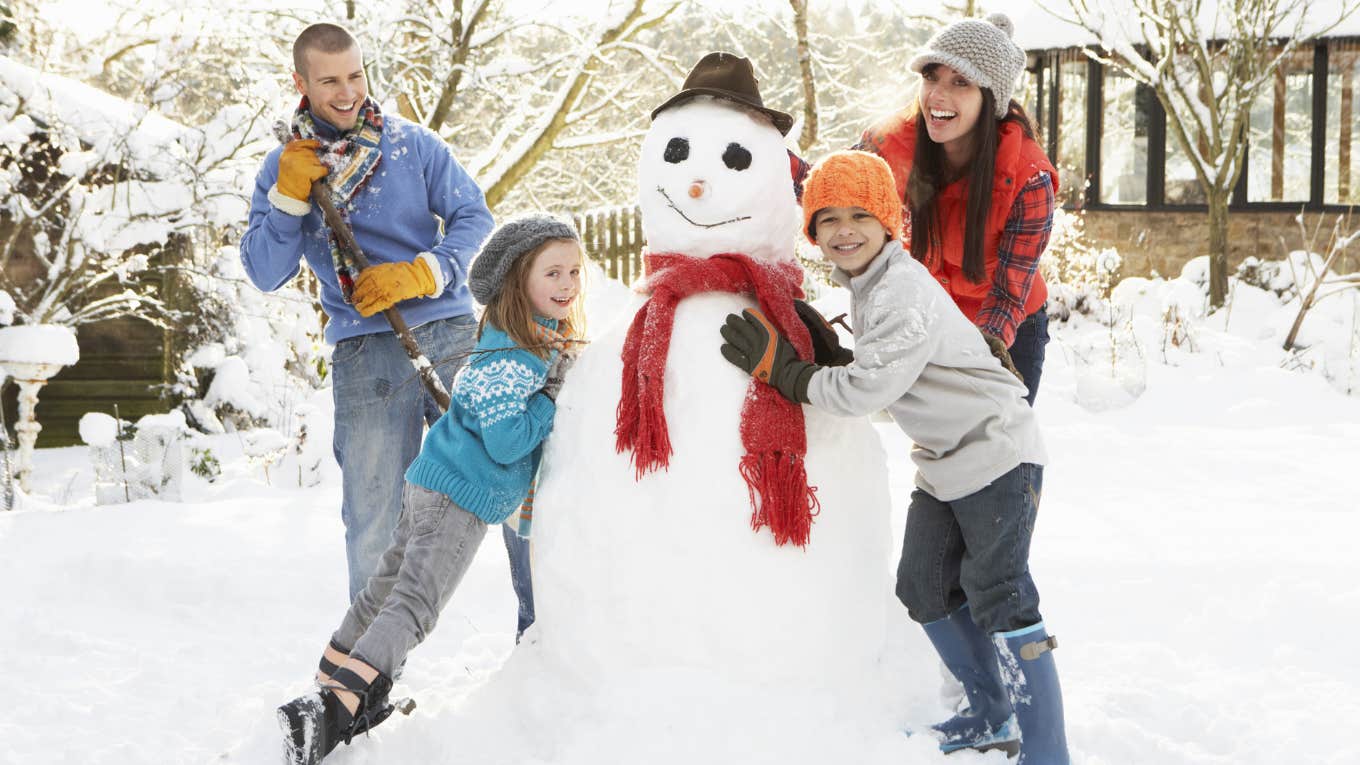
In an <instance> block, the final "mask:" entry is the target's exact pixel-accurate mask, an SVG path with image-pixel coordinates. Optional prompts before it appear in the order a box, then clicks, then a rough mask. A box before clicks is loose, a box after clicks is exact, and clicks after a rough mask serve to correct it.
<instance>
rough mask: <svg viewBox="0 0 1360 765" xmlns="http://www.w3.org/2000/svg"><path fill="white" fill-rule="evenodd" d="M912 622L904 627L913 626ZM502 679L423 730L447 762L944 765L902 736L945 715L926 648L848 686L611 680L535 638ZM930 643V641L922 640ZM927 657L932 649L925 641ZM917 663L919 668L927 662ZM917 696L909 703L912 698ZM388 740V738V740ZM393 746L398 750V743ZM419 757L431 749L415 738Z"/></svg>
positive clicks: (675, 673) (681, 676)
mask: <svg viewBox="0 0 1360 765" xmlns="http://www.w3.org/2000/svg"><path fill="white" fill-rule="evenodd" d="M904 626H905V625H904ZM532 635H533V633H532V632H531V633H529V634H528V635H526V642H525V643H523V644H521V645H520V646H519V647H518V648H517V649H516V650H515V653H514V654H513V655H512V656H511V657H510V659H509V660H508V661H507V663H506V664H505V666H504V668H503V669H502V670H501V672H499V673H498V674H496V675H494V676H493V677H491V678H490V679H489V680H488V681H487V683H486V684H485V685H484V686H482V687H481V688H479V689H478V690H477V691H475V692H473V693H472V694H471V695H470V696H469V697H468V698H467V699H465V700H464V701H463V702H462V703H461V704H459V706H458V709H457V710H456V712H451V713H446V714H443V715H440V716H439V718H438V719H436V720H432V721H428V722H429V724H428V725H426V726H424V734H423V735H424V736H425V737H426V738H433V739H435V740H438V741H439V742H441V744H440V748H441V749H442V750H445V751H448V752H449V757H448V761H449V762H459V763H534V764H535V765H547V764H548V763H551V764H552V765H610V764H611V763H618V764H619V765H624V764H625V763H626V764H627V765H635V764H637V763H645V764H646V765H672V764H674V765H695V764H697V763H705V764H707V763H741V764H742V765H746V764H748V763H769V765H776V764H777V765H813V764H814V763H815V764H817V765H824V764H826V763H841V762H845V763H856V764H857V765H860V764H863V765H879V764H881V765H911V763H923V764H924V763H936V762H940V761H941V759H940V758H941V757H942V755H941V754H940V752H939V749H938V744H937V743H936V742H935V740H934V739H932V738H930V737H929V736H918V737H913V738H911V739H908V738H906V737H904V736H903V735H902V733H901V731H902V728H903V727H904V725H905V723H906V720H905V714H904V713H912V714H922V715H925V716H929V715H930V714H937V713H938V712H939V710H938V709H934V708H933V707H932V708H931V709H930V710H929V711H926V710H924V709H922V705H926V706H930V705H931V704H932V699H933V696H934V694H935V692H936V687H935V682H934V676H933V674H931V673H926V674H927V676H928V677H929V680H928V681H925V682H917V683H916V684H915V685H912V684H910V679H911V678H912V677H913V676H915V677H917V678H918V680H919V679H920V674H919V672H918V674H916V675H913V674H912V671H913V668H915V669H918V670H919V668H920V667H929V666H930V665H929V664H928V662H927V661H926V660H927V658H928V657H927V656H926V655H925V654H924V653H922V654H921V655H919V656H918V655H915V651H910V652H909V653H911V654H912V655H911V656H904V657H902V658H901V660H899V661H894V662H893V663H892V665H891V666H884V667H881V668H879V671H878V672H876V673H875V676H874V677H863V678H857V679H855V680H853V681H850V680H849V679H847V682H846V683H845V684H844V685H843V686H842V687H840V688H835V689H828V688H820V689H812V688H807V687H799V686H797V685H789V684H787V683H768V684H762V683H760V682H753V681H740V682H738V681H734V680H731V679H728V678H724V677H720V676H717V675H715V674H713V673H710V672H706V671H702V670H698V669H694V668H683V667H664V666H657V667H651V668H641V669H636V670H635V671H632V672H629V673H622V672H621V673H616V674H611V676H610V678H609V679H602V678H600V677H588V676H584V675H581V674H579V673H578V672H577V671H576V669H575V668H574V667H565V666H560V665H558V664H557V663H556V661H554V660H552V659H550V658H548V657H547V656H546V655H545V654H544V652H543V651H542V650H541V647H540V646H539V645H537V644H534V643H533V642H531V640H532V638H531V637H530V636H532ZM922 642H923V641H922ZM921 648H922V650H923V651H924V650H925V647H924V646H921ZM918 665H919V666H918ZM904 693H910V694H911V696H912V698H911V700H910V701H909V702H906V703H904V701H903V699H902V695H903V694H904ZM385 743H386V742H385ZM391 743H394V744H395V743H398V742H396V741H395V738H394V737H393V740H392V741H391ZM410 745H411V746H412V750H411V751H419V750H424V749H427V748H428V744H424V743H417V742H411V744H410Z"/></svg>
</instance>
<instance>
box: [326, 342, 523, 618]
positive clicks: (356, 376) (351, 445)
mask: <svg viewBox="0 0 1360 765" xmlns="http://www.w3.org/2000/svg"><path fill="white" fill-rule="evenodd" d="M411 332H412V334H413V335H415V338H416V342H417V343H418V344H419V345H420V350H421V352H422V353H424V354H425V357H426V358H427V359H429V360H430V363H432V364H434V366H435V369H436V370H437V373H438V375H439V378H440V379H441V380H443V381H444V387H445V388H447V389H450V390H452V388H453V376H454V374H455V373H457V371H458V370H459V369H460V368H462V366H463V364H464V362H466V361H467V357H468V354H469V353H471V351H472V348H473V346H474V345H475V343H476V334H477V322H476V320H474V319H473V318H472V317H471V316H454V317H452V318H448V319H440V320H439V321H432V322H430V323H428V324H422V325H421V326H419V327H416V328H414V329H413V330H411ZM331 374H332V380H331V384H332V395H333V397H334V399H335V439H334V442H333V444H334V449H335V461H336V462H338V463H340V470H341V482H342V484H343V497H344V498H343V500H342V502H341V505H340V515H341V517H342V518H343V519H344V521H345V553H346V556H347V558H348V560H349V597H350V600H351V601H353V600H354V598H355V597H356V596H357V595H358V594H359V591H360V590H362V589H363V588H364V585H365V584H366V583H367V582H368V578H369V576H371V575H372V574H373V572H374V570H375V569H376V568H377V566H378V559H379V558H380V557H381V556H382V554H383V551H384V550H386V549H387V547H388V545H390V544H391V543H392V531H393V529H394V528H395V527H396V525H397V517H398V515H400V514H401V497H402V487H404V486H405V485H406V468H407V467H408V466H409V465H410V464H411V462H412V460H414V459H415V458H416V455H417V454H419V453H420V442H421V439H422V438H423V436H424V426H425V424H426V423H431V424H433V423H434V421H435V420H437V419H439V407H438V406H437V405H436V404H435V403H434V400H433V399H431V398H430V396H429V394H427V393H426V392H425V387H424V385H423V384H422V383H421V382H420V378H418V377H417V376H416V372H415V368H414V367H413V366H411V360H410V358H408V357H407V356H406V352H405V351H403V350H402V348H401V343H400V342H398V340H397V337H396V335H395V334H393V333H391V332H383V333H379V334H373V335H360V336H358V337H351V338H348V339H346V340H341V341H340V342H339V343H337V344H336V346H335V353H334V354H333V355H332V357H331ZM507 549H508V550H509V552H510V556H511V561H510V570H511V574H512V578H513V584H514V587H515V594H516V596H517V597H518V599H519V601H520V602H521V603H523V602H525V600H526V599H527V600H528V602H530V603H532V602H533V594H532V587H533V584H532V582H531V581H530V579H529V577H528V571H529V562H528V545H527V544H525V545H518V546H510V545H507ZM516 556H523V557H524V560H523V561H517V560H516ZM521 574H522V576H521Z"/></svg>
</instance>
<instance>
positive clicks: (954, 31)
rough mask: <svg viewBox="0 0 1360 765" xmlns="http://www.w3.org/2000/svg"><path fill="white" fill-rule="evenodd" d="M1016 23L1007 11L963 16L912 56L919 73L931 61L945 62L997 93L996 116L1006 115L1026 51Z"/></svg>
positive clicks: (932, 62)
mask: <svg viewBox="0 0 1360 765" xmlns="http://www.w3.org/2000/svg"><path fill="white" fill-rule="evenodd" d="M1014 32H1015V25H1014V24H1012V23H1011V20H1010V17H1008V16H1007V15H1006V14H1004V13H993V14H992V15H990V16H988V17H987V18H986V19H985V20H984V19H961V20H959V21H956V22H954V23H953V24H950V25H949V26H947V27H945V28H944V29H941V30H940V31H938V32H936V33H935V36H934V37H932V38H930V42H928V43H926V47H925V50H923V51H921V52H920V53H918V54H916V58H913V59H912V60H911V71H913V72H917V73H919V72H920V71H921V70H922V69H925V68H926V67H927V66H928V65H930V64H944V65H945V66H947V67H949V68H951V69H954V70H955V71H957V72H959V73H960V74H962V75H963V76H964V77H967V78H968V79H970V80H972V81H973V82H974V83H976V84H977V85H978V86H979V87H983V88H986V89H988V90H990V91H992V95H993V96H995V97H996V110H995V111H996V118H997V119H1001V118H1002V117H1005V116H1006V111H1007V109H1009V108H1010V103H1011V94H1012V93H1014V92H1015V81H1016V80H1017V79H1018V78H1019V77H1020V72H1021V71H1022V70H1023V69H1024V68H1025V51H1024V50H1022V49H1021V48H1020V46H1018V45H1016V44H1015V43H1014V42H1013V41H1012V40H1011V36H1012V35H1013V34H1014Z"/></svg>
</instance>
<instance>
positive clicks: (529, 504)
mask: <svg viewBox="0 0 1360 765" xmlns="http://www.w3.org/2000/svg"><path fill="white" fill-rule="evenodd" d="M534 340H535V341H537V342H536V344H537V345H538V346H540V347H547V348H551V349H552V350H553V351H554V352H556V353H567V352H568V349H572V348H573V346H576V345H579V344H581V343H582V342H584V341H583V340H582V339H581V338H580V335H579V333H578V332H577V331H576V328H575V327H573V326H572V325H571V322H570V321H568V320H566V319H563V320H562V321H560V322H558V325H557V328H556V329H554V328H552V327H545V326H544V325H543V324H541V323H539V322H534ZM571 352H572V353H575V352H576V351H575V350H574V349H573V350H571ZM536 491H538V476H537V475H535V476H534V480H533V481H532V482H530V483H529V493H528V494H526V495H524V502H523V503H521V504H520V506H519V510H517V511H516V512H515V514H514V515H511V516H510V518H509V519H508V520H506V523H508V524H510V528H512V529H514V530H515V533H516V534H519V535H520V536H522V537H528V536H529V532H530V531H532V530H533V525H534V493H535V492H536Z"/></svg>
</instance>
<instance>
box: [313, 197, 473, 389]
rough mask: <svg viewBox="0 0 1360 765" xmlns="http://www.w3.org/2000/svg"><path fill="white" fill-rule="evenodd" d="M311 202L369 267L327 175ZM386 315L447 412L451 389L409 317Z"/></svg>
mask: <svg viewBox="0 0 1360 765" xmlns="http://www.w3.org/2000/svg"><path fill="white" fill-rule="evenodd" d="M312 201H313V202H315V203H316V204H317V205H318V206H319V207H320V208H321V214H322V217H324V218H325V219H326V225H327V226H330V229H331V231H333V232H334V233H335V238H336V240H337V241H338V242H339V243H340V247H341V248H342V249H343V250H345V251H347V253H348V255H349V257H350V260H352V261H354V265H355V266H358V268H359V270H360V271H362V270H363V269H365V268H368V258H367V257H365V256H364V252H363V250H361V249H359V243H358V242H356V241H355V240H354V232H353V231H350V229H349V226H348V225H346V223H345V221H344V219H343V218H341V217H340V211H339V210H336V209H335V203H333V202H331V190H330V186H328V185H327V184H326V180H325V179H324V178H322V179H320V180H318V181H315V182H314V183H312ZM383 316H386V317H387V323H388V324H390V325H392V331H393V332H394V333H396V335H397V339H398V340H400V341H401V347H402V348H403V349H404V350H405V351H406V355H407V356H409V357H410V359H411V366H413V367H415V368H416V374H418V375H420V381H421V382H423V383H424V384H425V389H426V390H428V391H429V392H430V395H431V396H433V397H434V401H435V403H436V404H438V405H439V411H441V412H446V411H448V409H449V392H448V390H446V389H445V388H444V383H442V382H440V380H439V376H438V375H436V374H435V373H434V365H432V364H431V363H430V360H429V359H427V358H425V354H423V353H421V352H420V345H419V344H418V343H416V338H415V336H414V335H412V334H411V330H410V328H409V327H407V326H406V320H405V319H403V318H401V313H399V312H398V311H397V308H396V306H393V307H391V308H388V309H387V310H385V311H383Z"/></svg>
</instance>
